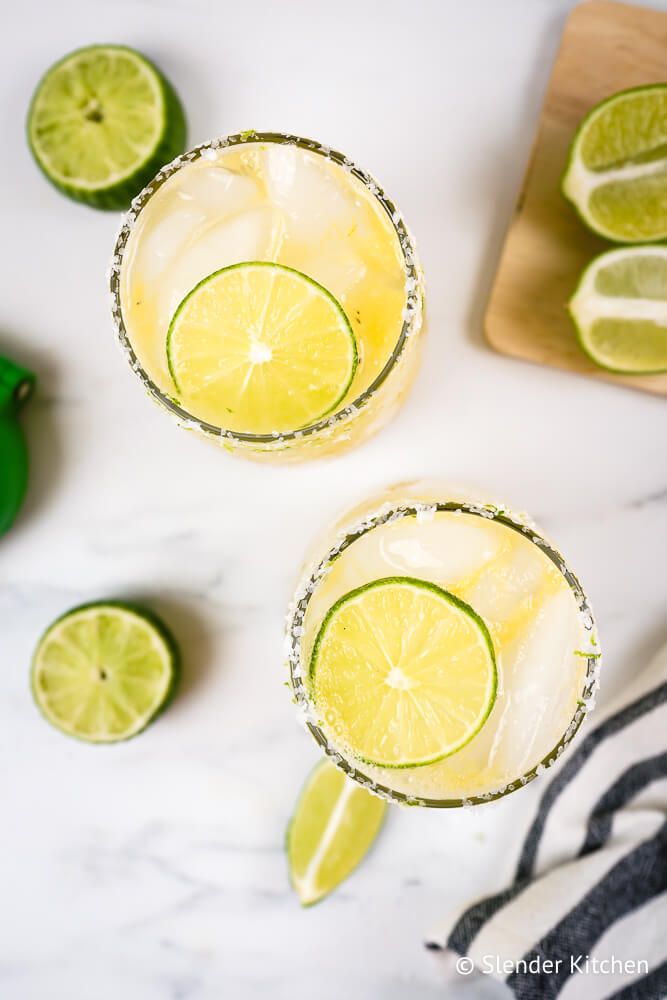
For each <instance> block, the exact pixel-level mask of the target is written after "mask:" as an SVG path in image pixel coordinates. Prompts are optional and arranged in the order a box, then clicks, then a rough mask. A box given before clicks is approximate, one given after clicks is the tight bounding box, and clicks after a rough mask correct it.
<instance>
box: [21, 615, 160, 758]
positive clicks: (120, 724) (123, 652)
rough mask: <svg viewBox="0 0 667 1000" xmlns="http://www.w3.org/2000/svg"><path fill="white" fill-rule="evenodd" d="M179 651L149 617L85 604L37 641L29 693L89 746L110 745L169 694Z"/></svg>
mask: <svg viewBox="0 0 667 1000" xmlns="http://www.w3.org/2000/svg"><path fill="white" fill-rule="evenodd" d="M178 662H179V657H178V651H177V648H176V644H175V642H174V640H173V638H172V636H171V634H170V633H169V631H168V630H167V628H166V626H165V625H164V624H163V623H162V622H161V621H159V619H157V618H156V617H155V616H154V615H153V614H150V613H149V612H147V611H145V610H144V609H138V608H136V607H134V606H131V605H126V604H120V603H116V602H108V603H99V604H87V605H83V606H81V607H79V608H74V609H73V610H72V611H69V612H68V613H67V614H66V615H63V617H62V618H59V619H58V620H57V621H56V622H54V623H53V625H51V627H50V628H49V629H48V630H47V631H46V633H45V634H44V635H43V637H42V638H41V640H40V642H39V645H38V646H37V649H36V651H35V655H34V658H33V665H32V692H33V696H34V698H35V701H36V702H37V705H38V707H39V708H40V709H41V711H42V713H43V714H44V715H45V716H46V718H47V719H48V720H49V722H51V723H53V725H54V726H56V728H57V729H60V730H61V731H62V732H63V733H67V734H68V735H69V736H76V737H77V738H78V739H81V740H86V741H88V742H89V743H116V742H118V741H119V740H126V739H128V738H129V737H130V736H135V735H136V734H137V733H138V732H140V731H141V730H142V729H144V728H145V727H146V726H147V725H148V723H149V722H151V720H152V719H154V718H155V716H156V715H157V714H158V712H159V711H160V710H161V709H163V708H164V706H165V704H166V703H167V701H168V699H169V697H170V696H171V694H172V692H173V690H174V686H175V683H176V678H177V672H178Z"/></svg>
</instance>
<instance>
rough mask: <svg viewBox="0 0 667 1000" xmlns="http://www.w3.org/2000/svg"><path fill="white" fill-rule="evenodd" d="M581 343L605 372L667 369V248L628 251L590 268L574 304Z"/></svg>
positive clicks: (612, 253) (601, 259) (602, 259)
mask: <svg viewBox="0 0 667 1000" xmlns="http://www.w3.org/2000/svg"><path fill="white" fill-rule="evenodd" d="M570 313H571V315H572V318H573V320H574V323H575V326H576V327H577V332H578V334H579V341H580V343H581V346H582V347H583V349H584V351H585V352H586V353H587V354H588V355H589V357H590V358H592V360H593V361H594V362H595V363H596V364H598V365H600V366H601V367H602V368H607V369H608V370H609V371H612V372H619V373H623V374H626V375H646V374H652V373H656V372H664V371H667V247H658V246H644V247H627V248H624V249H622V250H611V251H609V252H608V253H603V254H601V255H600V256H599V257H596V258H595V260H594V261H593V262H592V263H591V264H589V266H588V267H587V268H586V270H585V271H584V273H583V276H582V278H581V281H580V282H579V286H578V288H577V291H576V292H575V294H574V297H573V298H572V301H571V302H570Z"/></svg>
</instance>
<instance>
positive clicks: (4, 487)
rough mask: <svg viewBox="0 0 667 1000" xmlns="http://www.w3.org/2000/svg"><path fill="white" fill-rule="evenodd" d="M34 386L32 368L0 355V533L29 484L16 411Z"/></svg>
mask: <svg viewBox="0 0 667 1000" xmlns="http://www.w3.org/2000/svg"><path fill="white" fill-rule="evenodd" d="M34 386H35V376H34V375H33V374H32V373H31V372H29V371H26V369H25V368H21V367H20V365H16V364H14V362H13V361H10V360H9V359H8V358H3V357H0V535H2V534H4V532H5V531H8V530H9V528H11V526H12V524H13V522H14V518H15V517H16V515H17V514H18V512H19V509H20V507H21V504H22V502H23V498H24V496H25V491H26V487H27V485H28V448H27V446H26V443H25V438H24V436H23V431H22V430H21V425H20V424H19V411H20V410H21V407H22V406H23V404H24V403H25V402H26V401H27V400H28V399H29V398H30V396H31V395H32V391H33V389H34Z"/></svg>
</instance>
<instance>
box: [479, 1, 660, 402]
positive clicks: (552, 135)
mask: <svg viewBox="0 0 667 1000" xmlns="http://www.w3.org/2000/svg"><path fill="white" fill-rule="evenodd" d="M661 81H667V13H664V12H660V11H655V10H649V9H648V8H646V7H634V6H629V5H627V4H621V3H616V2H614V0H585V2H584V3H582V4H581V5H580V6H579V7H577V8H575V10H574V11H573V12H572V13H571V14H570V16H569V18H568V20H567V23H566V26H565V31H564V33H563V38H562V42H561V47H560V50H559V52H558V55H557V57H556V62H555V65H554V68H553V73H552V75H551V80H550V81H549V88H548V90H547V94H546V98H545V101H544V106H543V108H542V114H541V117H540V122H539V127H538V131H537V137H536V140H535V146H534V148H533V154H532V157H531V160H530V163H529V165H528V171H527V174H526V178H525V180H524V184H523V190H522V192H521V194H520V196H519V201H518V204H517V206H516V211H515V214H514V218H513V220H512V223H511V225H510V228H509V232H508V234H507V238H506V240H505V245H504V247H503V251H502V255H501V259H500V265H499V267H498V272H497V274H496V279H495V283H494V286H493V291H492V293H491V298H490V300H489V304H488V307H487V311H486V316H485V322H484V326H485V332H486V336H487V339H488V340H489V342H490V343H491V344H492V346H493V347H495V349H496V350H497V351H500V352H501V353H503V354H509V355H512V356H513V357H516V358H523V359H524V360H527V361H533V362H537V363H538V364H542V365H552V366H555V367H556V368H566V369H568V370H569V371H574V372H579V373H581V374H584V375H592V376H593V377H595V378H599V379H605V380H607V381H610V382H617V383H619V384H621V385H626V386H632V387H633V388H635V389H643V390H645V391H646V392H653V393H656V394H658V395H664V396H667V374H663V375H641V376H639V375H638V376H634V377H633V376H622V375H609V374H608V373H605V372H604V371H602V370H601V369H599V368H597V367H596V366H595V365H594V364H593V363H592V362H591V361H589V360H588V359H587V357H586V356H585V354H583V352H582V351H581V349H580V348H579V346H578V344H577V341H576V339H575V334H574V330H573V327H572V323H571V320H570V318H569V316H568V314H567V312H566V310H565V305H566V303H567V301H568V299H569V298H570V297H571V295H572V293H573V291H574V289H575V288H576V285H577V281H578V279H579V275H580V274H581V272H582V270H583V269H584V267H585V266H586V264H587V263H588V262H589V261H590V259H591V258H592V257H594V256H595V255H596V254H598V253H601V252H602V251H603V250H608V249H611V246H612V244H610V243H607V242H605V241H604V240H602V239H600V238H598V237H597V236H594V235H593V234H592V233H591V232H589V231H588V229H586V227H585V226H584V224H583V223H582V222H581V221H580V220H579V218H578V216H577V215H576V213H575V211H574V209H573V208H572V206H571V205H570V204H569V202H567V201H565V199H564V198H563V195H562V194H561V191H560V180H561V177H562V175H563V171H564V170H565V164H566V160H567V153H568V149H569V145H570V142H571V140H572V136H573V135H574V132H575V129H576V127H577V125H578V124H579V122H580V121H581V119H582V117H583V116H584V115H585V114H586V112H587V111H589V110H590V108H592V107H593V105H595V104H597V103H598V101H601V100H602V98H604V97H608V96H609V95H610V94H613V93H615V92H616V91H618V90H624V89H625V88H626V87H634V86H637V85H638V84H641V83H657V82H661Z"/></svg>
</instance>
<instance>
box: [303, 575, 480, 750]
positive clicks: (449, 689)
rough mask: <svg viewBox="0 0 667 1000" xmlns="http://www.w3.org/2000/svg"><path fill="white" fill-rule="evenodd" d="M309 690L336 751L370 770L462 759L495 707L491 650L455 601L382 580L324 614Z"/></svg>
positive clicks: (420, 585) (415, 585)
mask: <svg viewBox="0 0 667 1000" xmlns="http://www.w3.org/2000/svg"><path fill="white" fill-rule="evenodd" d="M309 683H310V685H311V691H312V696H313V700H314V703H315V706H316V709H317V711H318V714H319V716H320V718H321V725H322V726H323V728H324V731H325V732H326V733H329V734H332V736H333V739H334V741H335V743H336V744H337V745H339V746H340V747H341V748H344V749H345V750H347V751H349V752H350V753H351V754H353V755H354V756H356V757H358V758H359V759H361V760H364V761H365V762H367V763H369V764H375V765H377V766H381V767H418V766H420V765H423V764H430V763H433V762H434V761H437V760H440V759H441V758H442V757H446V756H448V755H449V754H453V753H455V752H456V751H457V750H460V749H461V747H464V746H465V745H466V743H469V742H470V740H471V739H472V738H473V736H475V734H476V733H477V732H479V730H480V728H481V727H482V725H483V724H484V722H485V721H486V719H487V717H488V715H489V713H490V711H491V709H492V708H493V704H494V702H495V698H496V686H497V671H496V660H495V653H494V649H493V642H492V640H491V636H490V634H489V631H488V629H487V627H486V625H485V624H484V622H483V621H482V619H481V618H480V617H479V615H478V614H476V612H475V611H473V609H472V608H471V607H470V605H468V604H466V603H465V602H464V601H461V600H460V599H459V598H457V597H455V596H454V595H453V594H450V593H449V592H448V591H446V590H443V589H442V588H441V587H438V586H436V585H435V584H432V583H427V582H425V581H424V580H417V579H413V578H411V577H387V578H385V579H381V580H375V581H374V582H372V583H368V584H366V585H365V586H363V587H359V588H358V589H356V590H353V591H351V592H350V593H349V594H345V595H344V596H343V597H341V598H340V600H338V601H337V602H336V603H335V604H334V606H333V607H332V608H331V609H330V611H329V612H328V614H327V615H326V617H325V619H324V621H323V622H322V625H321V627H320V631H319V633H318V635H317V639H316V640H315V646H314V649H313V654H312V659H311V663H310V672H309Z"/></svg>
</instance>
